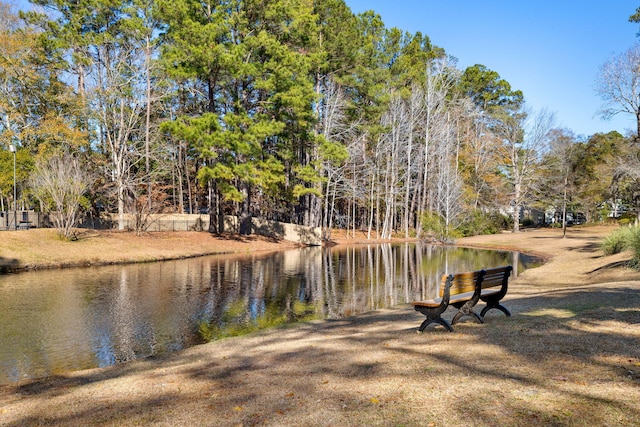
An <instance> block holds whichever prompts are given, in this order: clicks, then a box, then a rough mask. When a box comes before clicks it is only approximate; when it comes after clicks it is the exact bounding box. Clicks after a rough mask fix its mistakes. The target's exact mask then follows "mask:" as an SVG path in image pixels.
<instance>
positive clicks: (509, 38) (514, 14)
mask: <svg viewBox="0 0 640 427" xmlns="http://www.w3.org/2000/svg"><path fill="white" fill-rule="evenodd" d="M345 2H346V3H347V5H348V6H349V7H350V8H351V10H352V11H353V12H354V13H361V12H364V11H366V10H374V11H376V12H377V13H378V14H379V15H380V16H381V17H382V20H383V21H384V23H385V25H386V26H387V27H389V28H390V27H398V28H400V29H402V30H404V31H408V32H411V33H415V32H417V31H420V32H422V33H423V34H426V35H427V36H429V38H430V39H431V42H432V43H433V44H435V45H437V46H439V47H442V48H444V49H445V51H446V52H447V53H448V54H449V55H452V56H454V57H456V58H457V59H458V68H460V69H461V70H464V69H465V68H466V67H467V66H470V65H474V64H483V65H485V66H486V67H488V68H489V69H491V70H493V71H496V72H498V73H499V74H500V76H501V77H502V78H503V79H505V80H507V81H508V82H509V83H510V84H511V87H512V88H513V89H519V90H521V91H522V92H523V93H524V96H525V100H526V102H527V104H528V105H529V107H531V108H532V109H534V110H540V109H543V108H546V109H547V110H549V111H551V112H554V113H555V114H556V125H557V126H559V127H565V128H568V129H571V130H572V131H573V132H574V133H575V134H576V135H583V136H587V137H588V136H590V135H592V134H594V133H597V132H609V131H611V130H617V131H619V132H621V133H622V134H626V133H627V130H628V129H635V119H634V117H633V116H631V115H624V116H622V115H619V116H617V117H615V118H613V119H611V120H610V121H604V120H602V119H600V118H599V117H598V116H597V112H598V110H599V109H600V107H601V105H602V100H601V99H600V98H599V97H598V95H596V94H595V91H594V82H595V79H596V76H597V74H598V70H599V68H600V66H601V65H602V64H603V63H605V62H606V61H608V60H609V59H610V58H611V57H612V56H613V55H614V54H619V53H622V52H624V51H626V50H627V49H629V48H630V47H632V46H633V45H634V44H636V43H638V42H640V38H638V37H636V34H637V33H638V31H639V30H640V25H638V24H632V23H629V22H628V20H629V16H630V15H632V14H633V13H634V12H635V10H636V8H638V7H640V0H637V1H630V0H595V1H584V0H581V1H577V0H535V1H534V0H395V1H392V0H345Z"/></svg>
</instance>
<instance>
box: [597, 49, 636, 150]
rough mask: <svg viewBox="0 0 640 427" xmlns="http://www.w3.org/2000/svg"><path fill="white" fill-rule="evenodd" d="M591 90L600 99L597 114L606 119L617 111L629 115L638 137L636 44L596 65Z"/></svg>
mask: <svg viewBox="0 0 640 427" xmlns="http://www.w3.org/2000/svg"><path fill="white" fill-rule="evenodd" d="M595 90H596V93H597V94H598V95H599V96H600V97H601V98H602V99H603V100H604V105H603V106H602V108H601V109H600V115H601V116H602V117H603V118H605V119H610V118H611V117H613V116H615V115H617V114H619V113H627V114H633V115H634V117H635V118H636V137H637V138H640V44H635V45H634V46H633V47H631V48H629V49H628V50H627V51H626V52H624V53H621V54H619V55H616V56H614V57H612V58H611V59H610V60H609V61H607V62H606V63H604V64H603V65H602V66H601V67H600V71H599V73H598V76H597V78H596V86H595Z"/></svg>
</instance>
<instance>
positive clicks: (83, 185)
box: [31, 153, 91, 239]
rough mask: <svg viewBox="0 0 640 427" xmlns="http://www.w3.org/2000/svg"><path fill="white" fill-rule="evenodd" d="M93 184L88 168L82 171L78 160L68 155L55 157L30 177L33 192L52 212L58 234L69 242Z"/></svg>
mask: <svg viewBox="0 0 640 427" xmlns="http://www.w3.org/2000/svg"><path fill="white" fill-rule="evenodd" d="M90 182H91V178H90V175H89V173H88V172H87V168H83V167H82V166H81V165H80V162H79V161H78V159H77V158H76V157H75V156H73V155H71V154H69V153H63V154H61V155H54V156H53V157H51V158H49V159H48V160H46V161H38V162H37V163H36V169H35V171H34V173H33V174H32V175H31V185H32V188H33V190H34V193H35V195H36V197H37V198H38V199H39V200H40V202H41V203H42V205H43V206H44V207H45V209H46V210H47V211H49V212H50V214H51V218H52V220H53V224H54V226H55V227H56V228H57V229H58V233H59V234H60V235H61V236H62V237H64V238H66V239H69V238H71V237H72V232H73V227H75V226H76V224H77V221H78V214H79V212H80V210H81V209H82V206H83V204H84V203H83V199H84V194H85V193H86V191H87V190H88V189H89V185H90Z"/></svg>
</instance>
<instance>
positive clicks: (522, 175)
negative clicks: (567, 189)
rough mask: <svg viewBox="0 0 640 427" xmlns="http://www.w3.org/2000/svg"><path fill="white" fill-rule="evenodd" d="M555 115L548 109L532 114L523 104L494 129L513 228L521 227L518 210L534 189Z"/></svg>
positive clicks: (504, 117) (514, 229) (518, 229)
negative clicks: (503, 166)
mask: <svg viewBox="0 0 640 427" xmlns="http://www.w3.org/2000/svg"><path fill="white" fill-rule="evenodd" d="M554 120H555V117H554V114H553V113H550V112H548V111H547V110H541V111H540V112H538V113H537V114H531V113H530V112H529V111H527V110H526V108H522V109H521V110H520V111H518V112H516V113H515V114H513V115H507V116H503V117H501V119H500V120H499V121H497V124H496V132H497V134H498V135H499V137H500V138H501V140H502V145H501V147H500V155H501V157H502V159H503V161H504V164H505V166H506V175H507V180H508V181H509V184H510V187H511V191H512V193H511V207H512V208H513V231H514V232H518V231H520V211H521V209H522V207H523V206H524V204H525V202H526V200H527V198H528V196H529V194H530V193H531V191H532V190H533V189H534V184H535V177H536V176H537V172H538V170H539V167H540V166H541V162H540V159H541V156H542V155H543V154H544V153H545V151H546V149H547V145H548V136H549V131H550V130H551V128H552V127H553V123H554Z"/></svg>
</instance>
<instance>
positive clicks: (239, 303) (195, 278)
mask: <svg viewBox="0 0 640 427" xmlns="http://www.w3.org/2000/svg"><path fill="white" fill-rule="evenodd" d="M538 262H539V260H537V259H535V258H532V257H528V256H524V255H520V254H517V253H511V252H496V251H479V250H472V249H466V248H457V247H437V246H427V245H421V244H415V243H407V244H401V245H390V244H383V245H363V246H354V247H341V248H332V249H326V248H324V249H323V248H304V249H299V250H293V251H286V252H279V253H275V254H268V255H267V254H261V255H253V256H244V257H237V256H212V257H205V258H196V259H188V260H180V261H171V262H162V263H153V264H136V265H128V266H110V267H99V268H86V269H67V270H54V271H40V272H26V273H21V274H16V275H6V276H0V321H1V322H2V323H1V324H2V327H1V329H0V383H10V382H16V381H20V380H23V379H27V378H38V377H44V376H48V375H52V374H57V373H62V372H67V371H72V370H80V369H86V368H93V367H104V366H108V365H112V364H114V363H119V362H123V361H127V360H132V359H135V358H140V357H147V356H151V355H158V354H166V353H169V352H173V351H176V350H180V349H182V348H185V347H188V346H191V345H195V344H198V343H202V342H204V341H206V340H211V339H216V338H220V337H224V336H229V335H236V334H241V333H245V332H247V331H252V330H255V329H259V328H265V327H272V326H275V325H279V324H282V323H286V322H291V321H295V320H300V319H311V318H339V317H343V316H349V315H352V314H357V313H362V312H367V311H371V310H375V309H379V308H383V307H389V306H392V305H397V304H403V303H406V302H410V301H412V300H414V299H424V298H429V297H432V296H434V295H435V294H436V293H437V287H436V286H437V284H438V282H439V280H438V279H439V278H440V277H441V276H442V274H445V273H448V272H457V271H467V270H477V269H481V268H490V267H496V266H499V265H506V264H511V265H514V267H516V271H518V270H519V271H522V270H523V269H524V268H527V267H530V266H532V265H534V264H536V263H538ZM516 274H517V273H516Z"/></svg>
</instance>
